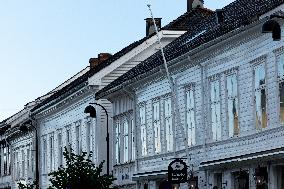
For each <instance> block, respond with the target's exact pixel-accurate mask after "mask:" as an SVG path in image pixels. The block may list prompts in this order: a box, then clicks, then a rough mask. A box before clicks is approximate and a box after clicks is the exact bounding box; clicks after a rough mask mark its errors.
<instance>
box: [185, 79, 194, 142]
mask: <svg viewBox="0 0 284 189" xmlns="http://www.w3.org/2000/svg"><path fill="white" fill-rule="evenodd" d="M191 97H192V98H191ZM195 110H196V108H195V87H194V84H190V85H188V86H186V87H185V119H186V123H185V124H186V133H187V139H188V140H187V142H188V143H187V145H188V146H189V147H191V146H194V145H196V117H195V116H196V113H195Z"/></svg>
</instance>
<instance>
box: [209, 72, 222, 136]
mask: <svg viewBox="0 0 284 189" xmlns="http://www.w3.org/2000/svg"><path fill="white" fill-rule="evenodd" d="M215 84H217V86H216V87H217V89H218V94H215V93H214V97H213V98H214V100H212V99H213V98H212V90H213V88H212V87H214V89H215ZM220 88H221V86H220V78H219V77H218V78H217V79H215V80H211V81H210V90H209V96H210V98H209V99H210V112H211V133H212V140H213V141H220V140H222V124H221V123H222V120H221V97H220V95H221V90H220ZM218 108H219V110H218ZM213 109H214V110H215V111H216V112H215V115H213V111H214V110H213ZM217 111H219V117H218V115H217V114H218V112H217ZM214 120H215V121H214Z"/></svg>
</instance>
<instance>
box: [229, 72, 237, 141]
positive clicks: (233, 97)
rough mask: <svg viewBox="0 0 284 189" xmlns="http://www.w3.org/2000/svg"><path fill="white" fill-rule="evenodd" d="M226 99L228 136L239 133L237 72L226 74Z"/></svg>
mask: <svg viewBox="0 0 284 189" xmlns="http://www.w3.org/2000/svg"><path fill="white" fill-rule="evenodd" d="M227 101H228V104H227V105H228V107H227V108H228V128H229V137H233V136H236V135H238V134H239V110H238V104H239V101H238V83H237V74H233V75H229V76H227Z"/></svg>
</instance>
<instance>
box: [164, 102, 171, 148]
mask: <svg viewBox="0 0 284 189" xmlns="http://www.w3.org/2000/svg"><path fill="white" fill-rule="evenodd" d="M172 121H173V120H172V105H171V99H170V98H169V99H166V100H165V127H166V128H165V131H166V148H167V151H168V152H170V151H173V122H172Z"/></svg>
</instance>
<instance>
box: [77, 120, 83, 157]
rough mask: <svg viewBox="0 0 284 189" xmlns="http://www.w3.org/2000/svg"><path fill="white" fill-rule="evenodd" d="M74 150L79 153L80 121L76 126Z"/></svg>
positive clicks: (80, 148)
mask: <svg viewBox="0 0 284 189" xmlns="http://www.w3.org/2000/svg"><path fill="white" fill-rule="evenodd" d="M76 150H77V154H81V150H82V147H81V129H80V123H77V126H76Z"/></svg>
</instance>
